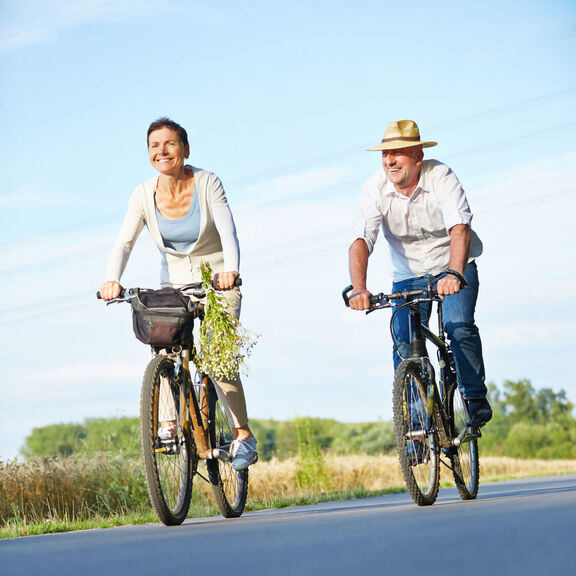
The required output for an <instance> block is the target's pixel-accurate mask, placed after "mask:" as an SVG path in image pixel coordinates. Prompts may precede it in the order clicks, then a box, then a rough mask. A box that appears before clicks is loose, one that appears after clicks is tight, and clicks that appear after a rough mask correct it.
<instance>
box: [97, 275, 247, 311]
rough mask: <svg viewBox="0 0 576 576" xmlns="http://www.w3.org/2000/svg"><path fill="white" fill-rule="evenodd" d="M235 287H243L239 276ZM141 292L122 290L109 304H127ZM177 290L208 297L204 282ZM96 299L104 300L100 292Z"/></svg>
mask: <svg viewBox="0 0 576 576" xmlns="http://www.w3.org/2000/svg"><path fill="white" fill-rule="evenodd" d="M213 286H214V285H213ZM234 286H242V278H240V276H237V277H236V279H235V280H234ZM139 290H141V288H128V289H126V288H121V289H120V294H118V297H117V298H114V299H113V300H109V301H108V304H111V303H113V302H126V301H128V300H130V299H132V298H134V297H135V296H136V295H137V294H138V291H139ZM176 290H179V291H180V292H190V293H191V295H192V296H194V297H195V298H200V299H202V298H204V297H205V296H206V290H205V289H204V285H203V283H202V282H192V283H191V284H185V285H184V286H181V287H180V288H176ZM96 298H98V300H102V294H100V290H98V292H96Z"/></svg>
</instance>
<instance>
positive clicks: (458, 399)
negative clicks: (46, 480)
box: [449, 386, 480, 500]
mask: <svg viewBox="0 0 576 576" xmlns="http://www.w3.org/2000/svg"><path fill="white" fill-rule="evenodd" d="M449 398H450V411H451V424H452V427H453V430H452V436H453V438H456V437H457V436H458V434H460V433H461V432H462V431H463V430H465V429H466V422H467V419H468V412H467V410H466V404H465V402H464V399H463V398H462V395H461V394H460V391H459V390H458V388H457V386H454V387H453V389H452V391H451V393H450V395H449ZM450 462H451V464H452V474H453V475H454V483H455V484H456V489H457V490H458V494H460V498H462V500H474V498H476V496H477V495H478V488H479V486H480V458H479V454H478V439H477V438H472V439H471V440H469V441H466V442H463V443H462V444H460V445H459V446H457V447H454V448H453V449H452V450H451V452H450Z"/></svg>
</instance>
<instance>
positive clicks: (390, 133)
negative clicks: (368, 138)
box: [368, 120, 438, 150]
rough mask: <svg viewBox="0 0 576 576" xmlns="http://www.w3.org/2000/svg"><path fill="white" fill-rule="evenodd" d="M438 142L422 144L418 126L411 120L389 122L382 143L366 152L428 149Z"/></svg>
mask: <svg viewBox="0 0 576 576" xmlns="http://www.w3.org/2000/svg"><path fill="white" fill-rule="evenodd" d="M436 144H438V142H422V141H421V140H420V130H418V125H417V124H416V122H413V121H412V120H397V121H396V122H390V124H388V126H387V127H386V132H384V138H382V143H381V144H378V146H373V147H372V148H368V150H397V149H398V148H410V146H422V148H429V147H430V146H436Z"/></svg>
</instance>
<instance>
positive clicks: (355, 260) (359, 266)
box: [348, 238, 372, 310]
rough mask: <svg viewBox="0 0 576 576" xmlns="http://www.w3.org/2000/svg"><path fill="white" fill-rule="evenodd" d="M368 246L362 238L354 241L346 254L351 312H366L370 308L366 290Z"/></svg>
mask: <svg viewBox="0 0 576 576" xmlns="http://www.w3.org/2000/svg"><path fill="white" fill-rule="evenodd" d="M368 256H369V251H368V245H367V244H366V242H365V241H364V240H363V239H362V238H357V239H356V240H354V242H353V243H352V245H351V246H350V252H349V254H348V258H349V267H350V279H351V280H352V288H353V290H352V293H351V295H350V308H352V309H353V310H367V309H368V308H370V296H371V295H372V294H371V293H370V292H368V290H367V288H366V276H367V272H368Z"/></svg>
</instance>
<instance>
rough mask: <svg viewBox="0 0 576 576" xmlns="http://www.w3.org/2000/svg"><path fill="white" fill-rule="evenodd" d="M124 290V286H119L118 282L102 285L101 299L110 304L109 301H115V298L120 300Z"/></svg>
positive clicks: (108, 282)
mask: <svg viewBox="0 0 576 576" xmlns="http://www.w3.org/2000/svg"><path fill="white" fill-rule="evenodd" d="M121 290H122V286H120V284H118V282H113V281H107V282H104V284H102V287H101V288H100V297H101V298H102V300H105V301H106V302H108V301H109V300H114V298H118V296H120V291H121Z"/></svg>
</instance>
